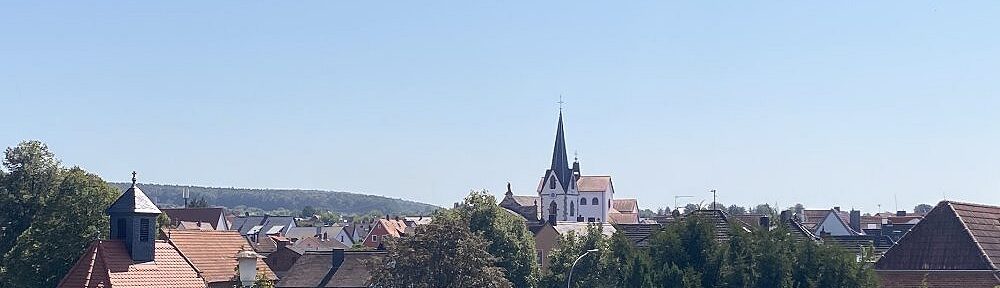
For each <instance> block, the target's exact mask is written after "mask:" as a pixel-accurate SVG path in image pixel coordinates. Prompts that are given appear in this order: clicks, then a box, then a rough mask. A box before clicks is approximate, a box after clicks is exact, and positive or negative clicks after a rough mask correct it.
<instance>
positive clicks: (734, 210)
mask: <svg viewBox="0 0 1000 288" xmlns="http://www.w3.org/2000/svg"><path fill="white" fill-rule="evenodd" d="M726 213H729V215H743V214H747V209H746V208H743V207H741V206H736V204H733V205H729V207H728V208H726Z"/></svg>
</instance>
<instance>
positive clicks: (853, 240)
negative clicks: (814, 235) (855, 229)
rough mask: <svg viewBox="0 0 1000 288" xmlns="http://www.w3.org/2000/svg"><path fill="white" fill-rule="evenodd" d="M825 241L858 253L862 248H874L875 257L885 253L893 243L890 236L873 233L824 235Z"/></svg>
mask: <svg viewBox="0 0 1000 288" xmlns="http://www.w3.org/2000/svg"><path fill="white" fill-rule="evenodd" d="M823 243H824V244H828V245H835V246H838V247H841V248H843V249H844V250H847V251H850V252H851V253H854V254H858V255H860V254H861V249H874V251H872V252H874V253H875V255H874V256H875V257H879V256H882V254H885V251H887V250H889V248H890V247H892V244H893V243H892V239H890V238H889V237H888V236H873V235H842V236H832V235H831V236H823Z"/></svg>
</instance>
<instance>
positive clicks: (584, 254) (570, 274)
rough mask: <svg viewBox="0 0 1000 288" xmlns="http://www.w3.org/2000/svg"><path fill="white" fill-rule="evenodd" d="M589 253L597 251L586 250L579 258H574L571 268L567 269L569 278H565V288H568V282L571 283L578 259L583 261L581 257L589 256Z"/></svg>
mask: <svg viewBox="0 0 1000 288" xmlns="http://www.w3.org/2000/svg"><path fill="white" fill-rule="evenodd" d="M590 252H597V249H590V250H587V252H584V253H583V255H580V257H576V260H575V261H573V266H571V267H569V276H566V288H570V287H569V283H570V281H573V269H574V268H576V262H580V259H583V257H585V256H587V254H590Z"/></svg>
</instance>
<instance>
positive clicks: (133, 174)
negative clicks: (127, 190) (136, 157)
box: [132, 171, 136, 187]
mask: <svg viewBox="0 0 1000 288" xmlns="http://www.w3.org/2000/svg"><path fill="white" fill-rule="evenodd" d="M135 174H136V173H135V171H132V187H135Z"/></svg>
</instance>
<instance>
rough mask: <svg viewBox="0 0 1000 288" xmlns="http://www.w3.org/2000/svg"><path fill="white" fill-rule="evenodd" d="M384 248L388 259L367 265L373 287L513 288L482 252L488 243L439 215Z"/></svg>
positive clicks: (489, 258) (449, 218)
mask: <svg viewBox="0 0 1000 288" xmlns="http://www.w3.org/2000/svg"><path fill="white" fill-rule="evenodd" d="M383 244H384V246H385V248H386V252H387V255H386V256H385V257H382V258H381V259H379V260H376V261H371V262H369V263H368V265H369V269H370V270H371V271H372V272H371V275H372V279H371V286H372V287H380V288H395V287H412V288H430V287H441V288H448V287H454V288H458V287H512V286H511V283H510V281H508V280H507V279H506V278H505V274H504V269H503V268H500V267H497V266H496V258H495V257H493V255H490V253H489V252H487V247H488V246H489V245H490V243H489V241H488V240H486V239H484V238H483V237H482V236H480V235H479V234H478V233H473V232H472V231H471V230H469V227H468V226H467V223H464V222H463V221H462V220H461V219H456V218H455V217H450V216H448V215H446V214H444V213H442V214H440V215H436V216H435V219H434V222H432V223H431V224H426V225H421V226H419V227H417V231H416V232H415V233H414V235H412V236H408V237H403V238H395V239H390V240H388V241H386V242H383Z"/></svg>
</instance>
